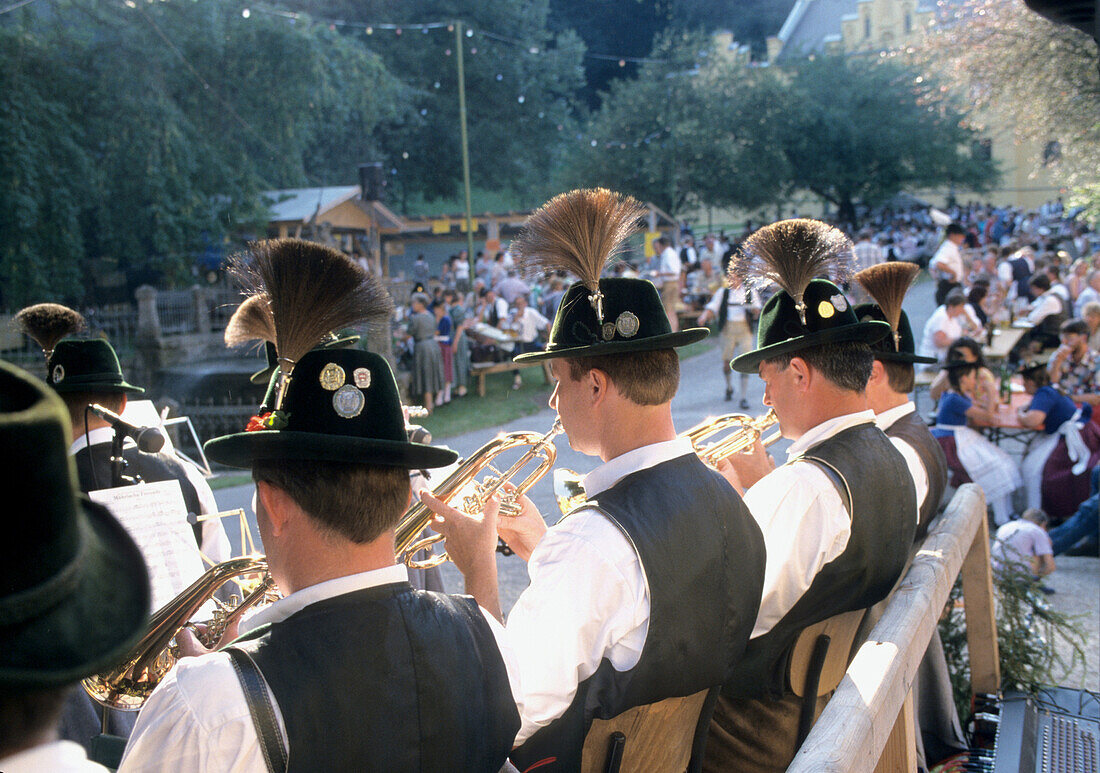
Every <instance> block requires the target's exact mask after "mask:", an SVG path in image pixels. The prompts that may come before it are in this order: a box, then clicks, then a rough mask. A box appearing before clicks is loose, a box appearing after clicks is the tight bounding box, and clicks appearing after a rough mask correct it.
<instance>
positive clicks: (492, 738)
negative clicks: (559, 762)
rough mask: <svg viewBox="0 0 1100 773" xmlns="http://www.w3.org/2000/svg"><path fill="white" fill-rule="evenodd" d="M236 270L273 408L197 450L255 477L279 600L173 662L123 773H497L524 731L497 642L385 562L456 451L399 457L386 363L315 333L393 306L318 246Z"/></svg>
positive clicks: (476, 619) (290, 243) (288, 246)
mask: <svg viewBox="0 0 1100 773" xmlns="http://www.w3.org/2000/svg"><path fill="white" fill-rule="evenodd" d="M250 253H251V254H250V256H249V258H248V259H247V260H244V259H241V260H240V261H238V262H237V263H236V271H237V272H238V273H242V272H243V273H244V275H245V277H246V278H247V279H248V283H247V284H248V286H249V287H250V288H251V289H252V291H253V292H254V293H259V292H266V293H267V295H268V298H269V304H268V307H267V308H268V309H269V312H270V314H271V326H272V329H273V330H274V338H275V342H276V348H277V351H278V356H279V366H280V370H279V374H278V375H277V378H279V383H278V384H277V386H276V397H275V400H274V401H273V404H272V406H271V408H272V410H271V411H269V412H266V413H264V414H263V415H260V416H256V417H254V418H253V420H252V421H250V422H249V426H248V427H247V428H246V429H245V431H243V432H240V433H237V434H233V435H228V436H225V437H220V438H215V439H214V440H211V441H209V442H208V443H207V444H206V452H207V454H208V456H209V457H210V458H212V459H214V460H215V461H218V462H221V463H224V464H228V465H231V466H236V467H244V468H250V469H251V470H252V475H253V478H254V480H255V481H256V499H255V507H256V516H257V521H258V524H259V528H260V535H261V537H262V539H263V544H264V549H265V551H266V553H267V563H268V568H269V572H270V574H271V577H272V579H273V580H274V581H275V583H276V584H277V586H278V588H279V590H280V591H281V592H282V594H283V598H282V599H280V600H279V601H276V602H274V603H273V604H271V605H270V606H268V607H266V608H265V609H262V610H261V611H259V612H258V613H256V614H255V616H254V617H252V618H251V619H250V620H246V621H245V623H244V624H243V625H242V628H243V629H246V630H245V631H244V633H243V635H242V636H241V637H240V638H239V639H237V640H236V641H235V642H234V643H233V645H232V647H230V648H228V649H223V650H221V651H218V652H214V653H207V654H202V655H201V656H199V657H190V658H183V659H181V660H180V661H179V663H178V664H177V666H176V667H175V668H174V669H173V670H172V671H171V672H170V673H169V674H168V676H167V677H166V678H165V679H164V680H163V681H162V683H161V684H160V685H159V686H158V687H157V689H156V690H155V691H154V693H153V694H152V696H151V697H150V698H149V700H148V702H147V703H146V705H145V707H144V708H143V709H142V712H141V715H140V717H139V720H138V723H137V726H136V727H135V729H134V734H133V736H132V738H131V741H130V745H129V746H128V747H127V750H126V756H125V758H124V759H123V761H122V766H121V768H120V770H122V771H145V770H164V771H180V770H209V771H225V770H236V771H264V770H268V769H274V770H283V769H284V766H285V769H286V770H290V771H295V770H303V771H318V770H324V771H341V770H347V771H361V770H379V771H382V770H385V771H449V770H472V771H497V770H499V769H500V768H501V766H502V765H503V764H504V762H505V758H506V755H507V752H508V750H509V749H510V748H511V745H512V740H513V738H514V737H515V733H516V731H517V730H518V728H519V717H518V714H517V709H516V701H517V694H516V693H514V692H513V690H512V689H511V687H510V681H509V674H508V669H507V667H506V665H505V660H504V658H503V657H502V654H501V652H500V650H499V649H498V646H497V639H498V636H499V635H500V633H501V627H500V625H499V624H498V623H497V622H496V620H494V619H493V618H492V616H491V615H487V614H485V613H484V612H483V611H482V610H481V609H479V608H478V606H477V604H476V603H475V602H474V601H473V600H472V599H469V598H463V597H457V596H446V595H443V594H438V593H429V592H425V591H417V590H414V589H413V588H412V587H411V586H410V585H409V584H408V581H407V579H406V572H405V567H404V566H403V565H397V564H395V559H394V543H393V539H394V535H393V532H394V527H395V526H396V524H397V523H398V521H399V520H400V518H401V516H402V513H403V512H404V510H405V508H406V507H407V505H408V503H409V500H410V495H411V494H410V487H409V470H410V469H414V468H436V467H440V466H443V465H445V464H448V463H450V462H452V461H453V460H454V458H455V454H454V453H453V452H451V451H447V450H444V449H439V448H435V447H432V446H426V445H422V444H419V443H413V442H409V441H408V439H407V437H406V430H405V423H404V418H403V416H402V411H401V404H400V400H399V395H398V391H397V385H396V383H395V381H394V378H393V374H392V372H391V371H390V368H389V366H388V364H387V363H386V361H385V360H384V359H383V358H382V357H380V356H378V355H376V354H372V353H369V352H363V351H355V350H335V351H325V350H315V349H314V346H315V345H316V344H317V342H318V341H319V340H320V339H321V337H323V336H324V335H325V333H326V332H327V331H328V330H334V329H341V328H343V327H347V326H350V325H355V324H360V323H363V322H365V321H367V320H368V319H370V320H374V321H376V322H381V323H382V324H384V321H383V320H385V319H386V318H388V316H389V314H390V313H391V311H392V305H391V304H390V302H389V299H388V297H387V296H386V294H385V291H384V289H382V287H381V285H380V284H379V283H378V281H377V279H375V278H374V277H373V276H371V275H369V274H367V273H366V272H364V271H363V270H362V269H361V268H360V267H359V266H358V265H357V264H355V263H354V262H352V261H350V260H349V259H348V258H346V256H344V255H343V254H342V253H339V252H337V251H335V250H331V249H329V248H327V247H323V246H321V245H316V244H310V243H307V242H301V241H298V240H275V241H269V242H260V243H258V244H256V245H254V246H253V247H252V249H251V251H250ZM322 277H323V279H324V281H321V279H322ZM301 288H308V293H306V295H305V297H302V293H301V292H300V290H301ZM178 636H179V638H182V639H184V640H185V642H184V643H185V645H186V646H187V648H188V649H189V650H190V651H193V652H194V651H200V648H199V647H198V646H197V644H196V643H195V642H194V641H192V640H191V637H190V635H189V632H186V631H181V632H180V634H179V635H178ZM232 636H233V632H232V631H229V632H227V638H231V637H232ZM237 669H240V670H239V671H238V670H237ZM520 703H522V699H520ZM286 760H289V765H287V764H286ZM269 765H270V766H271V767H270V768H269Z"/></svg>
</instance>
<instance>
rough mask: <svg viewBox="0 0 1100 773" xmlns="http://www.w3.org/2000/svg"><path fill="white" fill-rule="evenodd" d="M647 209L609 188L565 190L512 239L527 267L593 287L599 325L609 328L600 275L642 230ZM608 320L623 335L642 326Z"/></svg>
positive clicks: (591, 298)
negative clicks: (561, 273) (568, 276)
mask: <svg viewBox="0 0 1100 773" xmlns="http://www.w3.org/2000/svg"><path fill="white" fill-rule="evenodd" d="M645 211H646V210H645V207H643V206H642V205H641V204H640V203H639V202H638V201H637V200H636V199H634V198H631V197H630V196H623V195H621V194H618V193H615V192H613V191H609V190H607V189H606V188H595V189H584V190H575V191H570V192H569V193H562V194H560V195H558V196H555V197H554V198H552V199H550V201H548V202H546V203H545V204H544V205H542V206H541V207H540V208H539V209H538V210H536V211H535V213H534V214H532V215H531V217H530V218H529V219H528V221H527V224H526V225H525V226H524V227H523V231H522V232H521V233H520V235H519V236H518V237H516V239H515V240H514V241H513V242H512V253H513V255H515V258H516V261H517V262H518V263H519V264H520V265H521V266H522V267H523V268H524V269H538V270H543V271H568V272H570V273H572V274H575V275H576V276H577V277H578V278H579V279H580V281H581V283H582V284H584V286H585V287H586V288H587V289H588V302H589V304H591V306H592V309H593V311H594V312H595V314H596V324H597V327H598V329H600V330H601V331H603V330H604V329H605V323H604V319H603V317H604V294H603V291H602V290H601V289H600V275H601V274H602V273H603V270H604V268H605V267H606V266H607V264H608V263H609V262H610V261H611V260H612V259H613V258H614V257H616V256H617V255H618V254H619V252H620V251H621V250H622V248H623V245H624V243H625V242H626V240H627V239H628V238H629V237H630V236H631V235H632V234H634V233H636V232H637V231H638V224H639V222H640V220H641V218H642V216H643V215H644V214H645ZM620 316H621V315H620ZM608 324H610V325H611V327H610V328H607V330H608V331H609V332H610V334H611V335H612V336H613V335H614V334H615V331H616V330H620V331H625V332H620V334H621V335H626V333H628V332H629V333H631V334H633V332H632V331H636V330H637V326H636V325H633V324H632V323H631V322H630V321H629V320H622V324H619V320H616V321H614V322H611V323H608Z"/></svg>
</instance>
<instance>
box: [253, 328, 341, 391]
mask: <svg viewBox="0 0 1100 773" xmlns="http://www.w3.org/2000/svg"><path fill="white" fill-rule="evenodd" d="M359 339H360V337H359V336H357V335H350V336H342V337H341V336H337V335H336V334H335V333H333V335H332V338H331V339H329V340H328V341H325V342H324V343H322V344H320V345H319V346H317V348H318V349H343V348H344V347H345V346H352V345H354V344H357V343H359ZM264 359H265V360H266V361H267V367H266V368H264V369H263V370H258V371H256V372H255V373H253V374H252V375H251V376H249V377H248V380H249V381H251V382H252V383H253V384H270V383H271V377H272V376H273V375H274V374H275V369H276V368H277V367H279V353H278V352H277V351H276V350H275V344H273V343H271V342H270V341H265V342H264Z"/></svg>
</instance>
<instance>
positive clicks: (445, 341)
mask: <svg viewBox="0 0 1100 773" xmlns="http://www.w3.org/2000/svg"><path fill="white" fill-rule="evenodd" d="M432 314H434V315H435V340H436V342H437V343H438V344H439V353H440V355H441V356H442V358H443V391H442V392H440V393H439V394H437V395H436V396H435V404H436V406H440V405H446V404H447V403H449V402H451V384H452V383H454V364H453V363H454V358H453V349H452V348H451V344H452V342H453V340H454V322H453V321H452V320H451V318H450V316H448V314H447V304H446V303H444V301H443V299H442V298H440V299H439V300H437V301H432Z"/></svg>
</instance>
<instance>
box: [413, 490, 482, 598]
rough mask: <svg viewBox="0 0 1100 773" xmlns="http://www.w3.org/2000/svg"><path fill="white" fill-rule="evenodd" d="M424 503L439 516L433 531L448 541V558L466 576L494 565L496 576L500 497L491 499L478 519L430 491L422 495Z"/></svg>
mask: <svg viewBox="0 0 1100 773" xmlns="http://www.w3.org/2000/svg"><path fill="white" fill-rule="evenodd" d="M420 501H421V502H423V503H424V504H425V505H426V506H427V507H428V509H429V510H431V511H432V512H433V513H435V518H434V519H433V520H432V528H433V529H434V530H435V531H436V532H438V533H439V534H441V535H442V536H443V537H444V538H445V539H446V541H447V545H446V547H447V555H448V556H450V557H451V561H453V562H454V565H455V566H456V567H458V570H459V571H460V572H462V574H463V576H465V577H467V578H469V576H470V574H471V573H480V572H484V571H487V570H489V566H490V565H491V566H492V572H493V574H494V575H495V573H496V546H497V514H498V511H499V509H500V497H499V496H497V495H495V494H494V495H493V496H491V497H489V499H488V500H487V501H486V502H485V506H484V509H482V511H481V512H480V513H478V514H476V515H468V514H467V513H464V512H462V511H461V510H457V509H455V508H453V507H451V506H450V505H448V504H447V503H446V502H444V501H443V500H442V499H438V498H436V496H435V495H434V494H432V492H430V491H428V490H427V489H425V490H423V491H421V492H420Z"/></svg>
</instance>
